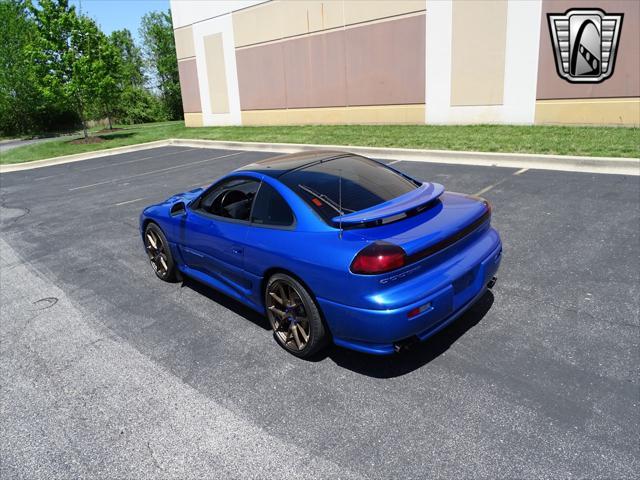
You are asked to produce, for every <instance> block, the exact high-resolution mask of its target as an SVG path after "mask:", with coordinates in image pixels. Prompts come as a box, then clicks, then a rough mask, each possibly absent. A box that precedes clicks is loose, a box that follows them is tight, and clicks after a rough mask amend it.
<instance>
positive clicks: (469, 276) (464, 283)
mask: <svg viewBox="0 0 640 480" xmlns="http://www.w3.org/2000/svg"><path fill="white" fill-rule="evenodd" d="M476 271H477V269H475V268H474V269H473V270H470V271H468V272H467V273H465V274H464V275H462V276H461V277H460V278H458V279H457V280H455V281H454V282H453V293H454V294H458V293H461V292H464V291H465V290H466V289H467V288H469V286H470V285H471V284H472V283H473V280H474V279H475V277H476Z"/></svg>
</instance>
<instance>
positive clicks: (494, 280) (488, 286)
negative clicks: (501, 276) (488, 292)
mask: <svg viewBox="0 0 640 480" xmlns="http://www.w3.org/2000/svg"><path fill="white" fill-rule="evenodd" d="M497 281H498V277H493V278H492V279H491V280H489V283H487V288H493V286H494V285H495V284H496V282H497Z"/></svg>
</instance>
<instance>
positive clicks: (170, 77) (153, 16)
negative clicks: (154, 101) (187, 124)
mask: <svg viewBox="0 0 640 480" xmlns="http://www.w3.org/2000/svg"><path fill="white" fill-rule="evenodd" d="M140 36H141V37H142V39H143V42H144V45H145V47H144V50H145V56H146V61H147V65H148V67H149V68H150V69H151V71H152V72H153V74H154V77H155V79H156V80H157V85H156V88H157V89H158V90H159V91H160V95H161V98H162V102H163V104H164V106H165V109H166V110H167V114H168V115H169V118H171V119H172V120H175V119H181V118H183V111H182V97H181V94H180V78H179V76H178V60H177V58H176V46H175V40H174V37H173V27H172V23H171V12H170V11H167V12H150V13H147V14H146V15H145V16H144V17H142V22H141V26H140Z"/></svg>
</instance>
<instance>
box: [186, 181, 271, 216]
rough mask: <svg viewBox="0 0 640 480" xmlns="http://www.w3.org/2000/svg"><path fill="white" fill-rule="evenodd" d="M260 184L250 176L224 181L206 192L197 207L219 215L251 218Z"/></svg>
mask: <svg viewBox="0 0 640 480" xmlns="http://www.w3.org/2000/svg"><path fill="white" fill-rule="evenodd" d="M259 185H260V183H259V182H257V181H256V180H253V179H248V178H234V179H230V180H226V181H223V182H221V183H218V184H217V185H214V186H213V187H212V188H211V190H209V191H208V192H207V193H205V194H204V196H203V197H202V198H201V200H200V201H199V202H198V205H197V207H196V209H197V210H200V211H203V212H205V213H209V214H212V215H217V216H219V217H224V218H232V219H234V220H249V214H250V213H251V206H252V205H253V199H254V197H255V195H256V192H257V190H258V186H259Z"/></svg>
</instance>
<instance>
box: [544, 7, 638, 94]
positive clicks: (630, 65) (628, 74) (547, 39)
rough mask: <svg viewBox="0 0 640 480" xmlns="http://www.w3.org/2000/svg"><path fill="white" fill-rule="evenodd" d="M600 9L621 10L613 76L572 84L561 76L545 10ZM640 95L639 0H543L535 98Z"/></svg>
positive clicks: (558, 11)
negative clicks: (605, 0) (620, 27)
mask: <svg viewBox="0 0 640 480" xmlns="http://www.w3.org/2000/svg"><path fill="white" fill-rule="evenodd" d="M594 7H598V8H602V9H604V10H605V12H607V13H624V18H623V20H622V30H621V31H620V43H619V44H618V53H617V55H616V64H615V69H614V71H613V75H612V76H611V77H609V78H608V79H606V80H605V81H604V82H602V83H591V84H581V85H578V84H575V83H569V82H567V81H566V80H564V79H563V78H560V76H559V75H558V73H557V72H556V64H555V58H554V57H553V49H552V44H551V36H550V34H549V24H548V21H547V13H564V12H566V11H567V10H569V9H570V8H594ZM638 96H640V2H639V1H637V0H609V1H607V2H596V3H595V4H594V3H593V2H591V3H587V2H585V1H578V0H555V1H553V2H551V1H549V0H545V1H544V2H543V3H542V18H541V25H540V57H539V63H538V91H537V98H538V100H544V99H562V98H594V97H595V98H606V97H638Z"/></svg>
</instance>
